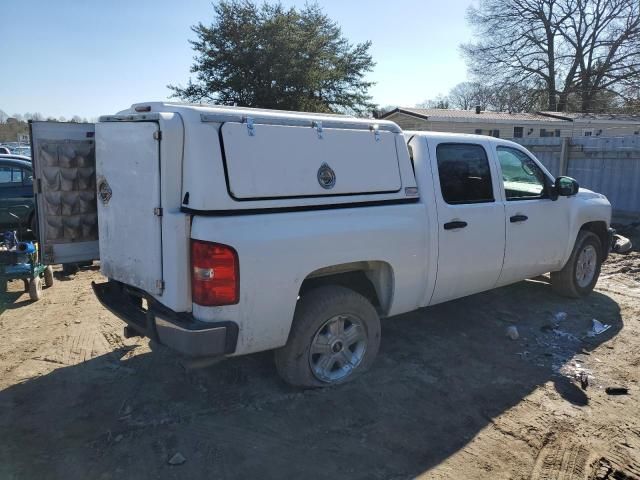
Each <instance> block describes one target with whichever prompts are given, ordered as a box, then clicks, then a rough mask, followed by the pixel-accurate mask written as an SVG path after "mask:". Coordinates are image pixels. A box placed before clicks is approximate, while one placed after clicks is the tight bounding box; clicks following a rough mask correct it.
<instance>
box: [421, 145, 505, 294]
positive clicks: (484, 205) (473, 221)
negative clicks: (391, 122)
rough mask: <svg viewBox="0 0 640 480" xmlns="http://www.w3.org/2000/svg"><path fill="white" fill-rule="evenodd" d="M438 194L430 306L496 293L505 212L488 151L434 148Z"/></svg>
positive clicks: (484, 147) (482, 147)
mask: <svg viewBox="0 0 640 480" xmlns="http://www.w3.org/2000/svg"><path fill="white" fill-rule="evenodd" d="M429 144H430V149H431V152H430V153H431V158H432V159H435V160H432V162H431V168H432V172H433V181H434V190H435V192H436V207H437V216H438V222H437V228H438V271H437V274H436V286H435V290H434V293H433V296H432V298H431V302H430V303H431V304H435V303H440V302H445V301H447V300H451V299H454V298H458V297H463V296H465V295H471V294H474V293H477V292H481V291H483V290H488V289H490V288H493V287H494V286H495V284H496V282H497V281H498V277H499V276H500V270H501V269H502V261H503V258H504V245H505V230H504V228H505V227H504V206H503V204H502V203H501V202H500V201H496V196H497V195H496V193H495V192H498V187H499V183H498V182H496V166H495V163H494V162H491V161H489V155H488V151H487V145H485V144H484V143H483V142H478V141H474V140H469V141H456V142H455V143H449V142H431V141H430V142H429Z"/></svg>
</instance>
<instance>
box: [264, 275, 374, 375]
mask: <svg viewBox="0 0 640 480" xmlns="http://www.w3.org/2000/svg"><path fill="white" fill-rule="evenodd" d="M379 347H380V319H379V317H378V313H377V312H376V310H375V308H373V305H371V303H370V302H369V301H368V300H367V299H366V298H365V297H363V296H362V295H360V294H359V293H356V292H354V291H353V290H350V289H348V288H344V287H339V286H327V287H320V288H317V289H315V290H311V291H310V292H308V293H307V294H306V295H304V296H303V297H302V298H301V299H300V301H299V302H298V305H297V306H296V312H295V315H294V319H293V325H292V327H291V332H290V333H289V339H288V341H287V344H286V345H285V346H284V347H282V348H280V349H279V350H276V353H275V360H276V368H277V370H278V373H279V374H280V376H281V377H282V378H283V379H284V380H285V381H286V382H288V383H290V384H291V385H295V386H301V387H324V386H329V385H336V384H341V383H345V382H348V381H351V380H353V379H354V378H355V377H357V376H358V375H360V374H362V373H363V372H365V371H366V370H367V369H368V368H369V367H370V366H371V365H372V364H373V361H374V359H375V357H376V355H377V353H378V348H379Z"/></svg>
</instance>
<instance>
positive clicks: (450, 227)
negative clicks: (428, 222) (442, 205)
mask: <svg viewBox="0 0 640 480" xmlns="http://www.w3.org/2000/svg"><path fill="white" fill-rule="evenodd" d="M466 226H467V222H460V221H457V222H448V223H445V224H444V225H443V227H444V229H445V230H453V229H455V228H464V227H466Z"/></svg>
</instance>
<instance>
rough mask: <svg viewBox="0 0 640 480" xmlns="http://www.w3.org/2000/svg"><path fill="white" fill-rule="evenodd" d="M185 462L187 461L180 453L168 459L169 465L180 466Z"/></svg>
mask: <svg viewBox="0 0 640 480" xmlns="http://www.w3.org/2000/svg"><path fill="white" fill-rule="evenodd" d="M186 461H187V459H186V458H184V455H182V454H181V453H180V452H177V453H176V454H175V455H174V456H173V457H171V458H170V459H169V465H182V464H183V463H184V462H186Z"/></svg>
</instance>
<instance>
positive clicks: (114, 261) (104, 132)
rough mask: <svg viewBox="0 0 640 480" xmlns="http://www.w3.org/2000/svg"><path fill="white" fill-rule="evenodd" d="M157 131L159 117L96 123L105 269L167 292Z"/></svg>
mask: <svg viewBox="0 0 640 480" xmlns="http://www.w3.org/2000/svg"><path fill="white" fill-rule="evenodd" d="M157 132H158V124H157V123H155V122H102V123H98V124H97V125H96V182H97V189H98V224H99V231H100V263H101V265H100V269H101V271H102V273H103V274H104V275H105V276H107V277H109V278H110V279H114V280H119V281H121V282H123V283H126V284H127V285H132V286H134V287H138V288H141V289H142V290H144V291H146V292H149V293H151V294H161V293H162V253H161V250H162V231H161V226H162V225H161V219H162V217H161V216H160V215H158V213H160V211H159V210H156V209H159V208H160V207H161V205H160V161H159V160H160V159H159V141H158V139H159V135H158V134H157Z"/></svg>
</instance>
